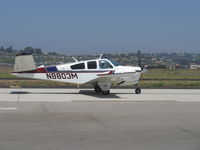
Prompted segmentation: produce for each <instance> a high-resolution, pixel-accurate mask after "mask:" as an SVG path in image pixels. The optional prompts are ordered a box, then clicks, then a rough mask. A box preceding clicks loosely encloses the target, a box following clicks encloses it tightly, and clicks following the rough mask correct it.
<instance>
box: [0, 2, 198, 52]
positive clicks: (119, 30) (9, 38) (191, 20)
mask: <svg viewBox="0 0 200 150" xmlns="http://www.w3.org/2000/svg"><path fill="white" fill-rule="evenodd" d="M10 45H12V46H13V47H14V48H15V49H22V48H24V47H26V46H32V47H34V48H41V49H42V50H44V51H56V52H58V53H65V54H90V53H91V54H92V53H123V52H136V51H137V50H141V51H143V52H196V53H199V52H200V1H199V0H0V46H5V47H8V46H10Z"/></svg>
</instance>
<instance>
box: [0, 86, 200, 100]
mask: <svg viewBox="0 0 200 150" xmlns="http://www.w3.org/2000/svg"><path fill="white" fill-rule="evenodd" d="M0 95H1V97H0V101H23V102H32V101H33V102H71V101H181V102H192V101H193V102H198V101H200V89H143V90H142V93H141V94H134V89H111V94H110V95H102V94H97V93H95V92H94V90H93V89H76V88H75V89H38V88H36V89H33V88H30V89H26V88H24V89H23V88H16V89H13V88H5V89H4V88H2V89H1V88H0Z"/></svg>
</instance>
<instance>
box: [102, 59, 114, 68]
mask: <svg viewBox="0 0 200 150" xmlns="http://www.w3.org/2000/svg"><path fill="white" fill-rule="evenodd" d="M99 68H100V69H110V68H113V66H112V65H111V64H110V63H109V62H108V61H106V60H100V61H99Z"/></svg>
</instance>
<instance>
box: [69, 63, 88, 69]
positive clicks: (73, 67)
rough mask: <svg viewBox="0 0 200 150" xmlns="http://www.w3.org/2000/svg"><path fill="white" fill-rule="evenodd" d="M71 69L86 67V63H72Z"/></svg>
mask: <svg viewBox="0 0 200 150" xmlns="http://www.w3.org/2000/svg"><path fill="white" fill-rule="evenodd" d="M71 69H73V70H74V69H85V64H84V63H80V64H76V65H72V66H71Z"/></svg>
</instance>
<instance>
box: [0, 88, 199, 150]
mask: <svg viewBox="0 0 200 150" xmlns="http://www.w3.org/2000/svg"><path fill="white" fill-rule="evenodd" d="M133 92H134V90H133V89H112V90H111V94H110V95H101V94H95V93H94V92H93V90H92V89H12V88H7V89H0V150H27V149H28V150H133V149H134V150H174V149H175V150H199V149H200V103H199V102H200V90H198V89H193V90H191V89H144V90H142V93H141V94H140V95H137V94H134V93H133Z"/></svg>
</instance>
